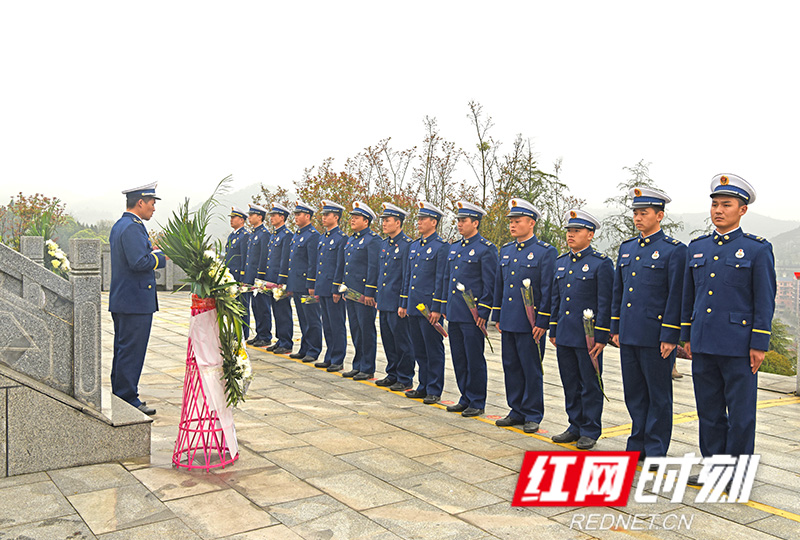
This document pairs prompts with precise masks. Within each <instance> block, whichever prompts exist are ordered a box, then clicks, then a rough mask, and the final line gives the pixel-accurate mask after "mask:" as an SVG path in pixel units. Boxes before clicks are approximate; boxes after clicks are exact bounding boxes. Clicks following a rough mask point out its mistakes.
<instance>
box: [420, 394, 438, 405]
mask: <svg viewBox="0 0 800 540" xmlns="http://www.w3.org/2000/svg"><path fill="white" fill-rule="evenodd" d="M440 399H442V397H441V396H432V395H427V396H425V399H423V400H422V403H424V404H425V405H433V404H434V403H438V401H439V400H440Z"/></svg>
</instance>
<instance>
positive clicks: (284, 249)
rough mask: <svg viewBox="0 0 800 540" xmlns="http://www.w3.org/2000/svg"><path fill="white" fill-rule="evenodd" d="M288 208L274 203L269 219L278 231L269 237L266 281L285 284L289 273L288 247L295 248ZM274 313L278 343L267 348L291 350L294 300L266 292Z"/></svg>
mask: <svg viewBox="0 0 800 540" xmlns="http://www.w3.org/2000/svg"><path fill="white" fill-rule="evenodd" d="M289 213H290V212H289V209H288V208H286V207H285V206H283V205H282V204H278V203H272V208H271V209H270V211H269V222H270V225H272V228H273V230H274V231H275V232H273V233H272V236H271V237H270V239H269V246H268V249H267V281H270V282H272V283H277V284H278V285H285V284H286V278H287V277H288V275H289V250H290V249H291V247H292V231H290V230H289V228H288V227H287V226H286V218H288V217H289ZM265 296H266V297H267V301H268V302H269V306H270V310H271V311H272V315H273V316H274V317H275V337H276V338H277V340H276V341H275V343H273V344H272V345H270V346H269V347H267V350H268V351H271V352H273V353H274V354H288V353H290V352H292V345H293V344H292V327H293V326H294V325H293V324H292V303H291V300H289V297H288V296H284V297H283V298H281V299H280V300H278V301H276V300H275V297H274V296H273V295H271V294H267V295H265Z"/></svg>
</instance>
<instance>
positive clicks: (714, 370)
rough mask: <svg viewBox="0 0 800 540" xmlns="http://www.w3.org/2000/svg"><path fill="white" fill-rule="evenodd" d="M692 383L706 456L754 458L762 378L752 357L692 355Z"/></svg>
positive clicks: (702, 445) (703, 452) (701, 442)
mask: <svg viewBox="0 0 800 540" xmlns="http://www.w3.org/2000/svg"><path fill="white" fill-rule="evenodd" d="M692 383H693V384H694V398H695V400H696V401H697V415H698V417H699V418H700V452H701V453H702V454H703V456H712V455H714V454H730V455H734V456H738V455H743V454H752V453H753V452H754V449H755V440H756V394H757V390H758V374H753V372H752V370H751V368H750V357H749V356H719V355H716V354H700V353H695V352H693V353H692Z"/></svg>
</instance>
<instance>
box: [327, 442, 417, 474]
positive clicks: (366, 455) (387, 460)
mask: <svg viewBox="0 0 800 540" xmlns="http://www.w3.org/2000/svg"><path fill="white" fill-rule="evenodd" d="M340 458H341V459H342V461H346V462H347V463H349V464H351V465H354V466H355V467H358V468H359V469H361V470H363V471H365V472H367V473H369V474H371V475H372V476H375V477H377V478H380V479H381V480H386V481H392V480H395V479H397V478H404V477H407V476H417V475H419V474H424V473H428V472H433V469H431V468H430V467H428V466H427V465H423V464H422V463H420V462H419V461H416V460H414V459H411V458H408V457H406V456H403V455H401V454H398V453H397V452H392V451H391V450H387V449H386V448H377V449H375V450H366V451H364V452H354V453H352V454H345V455H342V456H340Z"/></svg>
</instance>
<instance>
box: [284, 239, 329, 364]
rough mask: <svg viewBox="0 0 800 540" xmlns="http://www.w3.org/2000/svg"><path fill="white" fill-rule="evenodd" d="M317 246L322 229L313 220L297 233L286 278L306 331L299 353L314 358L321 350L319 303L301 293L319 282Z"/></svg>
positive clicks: (302, 329)
mask: <svg viewBox="0 0 800 540" xmlns="http://www.w3.org/2000/svg"><path fill="white" fill-rule="evenodd" d="M318 247H319V233H318V232H317V229H315V228H314V226H313V225H311V224H310V223H309V224H308V225H306V226H305V227H303V228H301V229H299V230H298V231H297V232H296V233H294V236H293V237H292V245H291V249H290V250H289V275H288V277H287V278H286V289H287V290H289V291H290V292H291V293H293V296H294V307H295V310H296V311H297V322H298V323H299V324H300V331H301V332H302V335H303V337H302V339H301V340H300V349H299V350H298V351H297V353H298V354H302V355H304V356H310V357H312V358H317V357H319V353H320V352H322V319H321V318H320V307H319V304H303V302H302V298H301V295H303V294H308V289H313V288H314V286H315V284H316V281H317V253H318V250H317V248H318ZM315 292H316V291H315Z"/></svg>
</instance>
